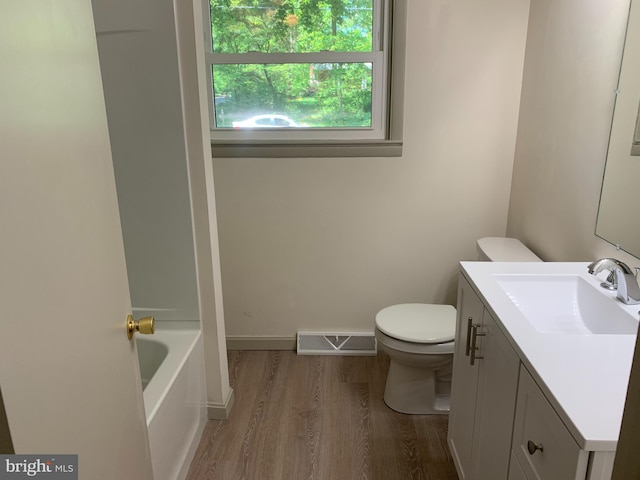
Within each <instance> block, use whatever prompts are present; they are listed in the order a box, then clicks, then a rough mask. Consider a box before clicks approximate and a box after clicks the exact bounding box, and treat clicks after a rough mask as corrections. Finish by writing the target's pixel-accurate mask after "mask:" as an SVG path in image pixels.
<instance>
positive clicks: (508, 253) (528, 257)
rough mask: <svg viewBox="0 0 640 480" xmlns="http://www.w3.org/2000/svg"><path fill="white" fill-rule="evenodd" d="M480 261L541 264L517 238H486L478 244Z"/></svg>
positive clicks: (538, 258) (481, 239)
mask: <svg viewBox="0 0 640 480" xmlns="http://www.w3.org/2000/svg"><path fill="white" fill-rule="evenodd" d="M476 248H477V250H478V260H480V261H483V262H541V261H542V259H540V257H538V256H536V254H535V253H533V252H532V251H531V250H529V249H528V248H527V247H525V246H524V245H523V244H522V242H521V241H520V240H518V239H517V238H504V237H484V238H480V239H479V240H478V241H477V242H476Z"/></svg>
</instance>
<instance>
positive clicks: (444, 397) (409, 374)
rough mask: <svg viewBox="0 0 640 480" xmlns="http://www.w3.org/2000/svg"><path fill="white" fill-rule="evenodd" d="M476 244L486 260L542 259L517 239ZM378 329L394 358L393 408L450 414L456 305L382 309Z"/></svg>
mask: <svg viewBox="0 0 640 480" xmlns="http://www.w3.org/2000/svg"><path fill="white" fill-rule="evenodd" d="M476 245H477V249H478V259H479V260H482V261H494V262H500V261H505V262H536V261H537V262H540V261H542V260H541V259H540V258H538V257H537V256H536V255H535V254H534V253H533V252H531V250H529V249H528V248H527V247H525V246H524V245H523V244H522V243H521V242H520V241H519V240H517V239H515V238H502V237H485V238H481V239H479V240H478V242H477V244H476ZM374 332H375V336H376V339H377V341H378V346H379V347H380V349H381V350H382V351H383V352H385V353H386V354H387V355H388V356H389V359H390V362H389V373H388V374H387V384H386V386H385V390H384V401H385V403H386V404H387V406H389V407H390V408H392V409H393V410H395V411H397V412H401V413H407V414H413V415H429V414H447V413H449V397H450V392H451V367H452V364H453V351H454V339H455V333H456V309H455V308H454V307H452V306H451V305H434V304H427V303H404V304H398V305H392V306H389V307H386V308H383V309H382V310H380V311H379V312H378V313H377V315H376V318H375V328H374Z"/></svg>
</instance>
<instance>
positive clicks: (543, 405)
mask: <svg viewBox="0 0 640 480" xmlns="http://www.w3.org/2000/svg"><path fill="white" fill-rule="evenodd" d="M530 450H531V452H530ZM512 451H513V456H514V457H515V458H516V459H517V460H518V463H519V465H520V467H521V468H522V471H523V472H524V474H525V476H526V478H527V479H528V480H537V479H540V480H556V479H563V480H571V479H576V480H578V479H580V480H584V479H585V477H586V472H587V462H588V458H589V456H588V453H587V452H586V451H584V450H581V449H580V447H579V446H578V444H577V443H576V442H575V440H574V439H573V437H572V436H571V434H570V433H569V431H568V430H567V428H566V427H565V426H564V424H563V423H562V420H560V417H558V415H557V413H556V412H555V410H554V409H553V407H552V406H551V404H550V403H549V402H548V401H547V399H546V398H545V396H544V394H543V393H542V391H541V390H540V389H539V388H538V385H537V384H536V383H535V381H534V380H533V378H531V375H529V372H527V370H526V369H525V368H522V369H521V370H520V383H519V387H518V402H517V406H516V416H515V424H514V430H513V442H512ZM516 478H517V477H516Z"/></svg>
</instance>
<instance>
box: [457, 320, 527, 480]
mask: <svg viewBox="0 0 640 480" xmlns="http://www.w3.org/2000/svg"><path fill="white" fill-rule="evenodd" d="M480 331H481V332H482V334H483V335H484V336H483V337H481V339H482V345H481V347H480V348H479V351H478V356H479V358H478V359H477V360H476V362H477V364H478V366H479V372H478V389H477V394H476V415H475V424H474V441H473V453H472V458H471V464H472V465H473V470H472V472H473V475H472V477H471V478H472V479H474V480H475V479H478V480H480V479H492V480H506V479H507V476H508V473H509V458H510V454H511V432H512V431H513V415H514V412H515V409H516V397H517V393H518V373H519V370H520V359H519V358H518V355H517V354H516V352H515V351H514V350H513V348H512V347H511V344H510V343H509V341H508V340H507V338H506V337H505V335H504V334H503V333H502V330H500V327H499V326H498V324H497V322H496V321H495V320H494V319H493V318H492V317H491V314H490V313H489V312H488V311H487V310H485V311H484V319H483V326H482V329H480ZM471 478H470V479H469V480H471Z"/></svg>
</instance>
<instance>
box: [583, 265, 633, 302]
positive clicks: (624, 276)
mask: <svg viewBox="0 0 640 480" xmlns="http://www.w3.org/2000/svg"><path fill="white" fill-rule="evenodd" d="M587 269H588V271H589V273H590V274H591V275H597V274H598V273H600V272H602V271H603V270H608V271H609V272H611V274H610V275H609V281H610V282H611V280H613V282H611V283H612V284H613V285H614V286H616V287H617V288H616V297H618V299H619V300H620V301H621V302H622V303H626V304H627V305H637V304H640V286H638V280H637V279H636V274H634V273H633V271H632V270H631V269H630V268H629V266H628V265H627V264H626V263H624V262H621V261H620V260H616V259H615V258H601V259H600V260H596V261H595V262H593V263H591V264H589V266H588V267H587Z"/></svg>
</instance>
